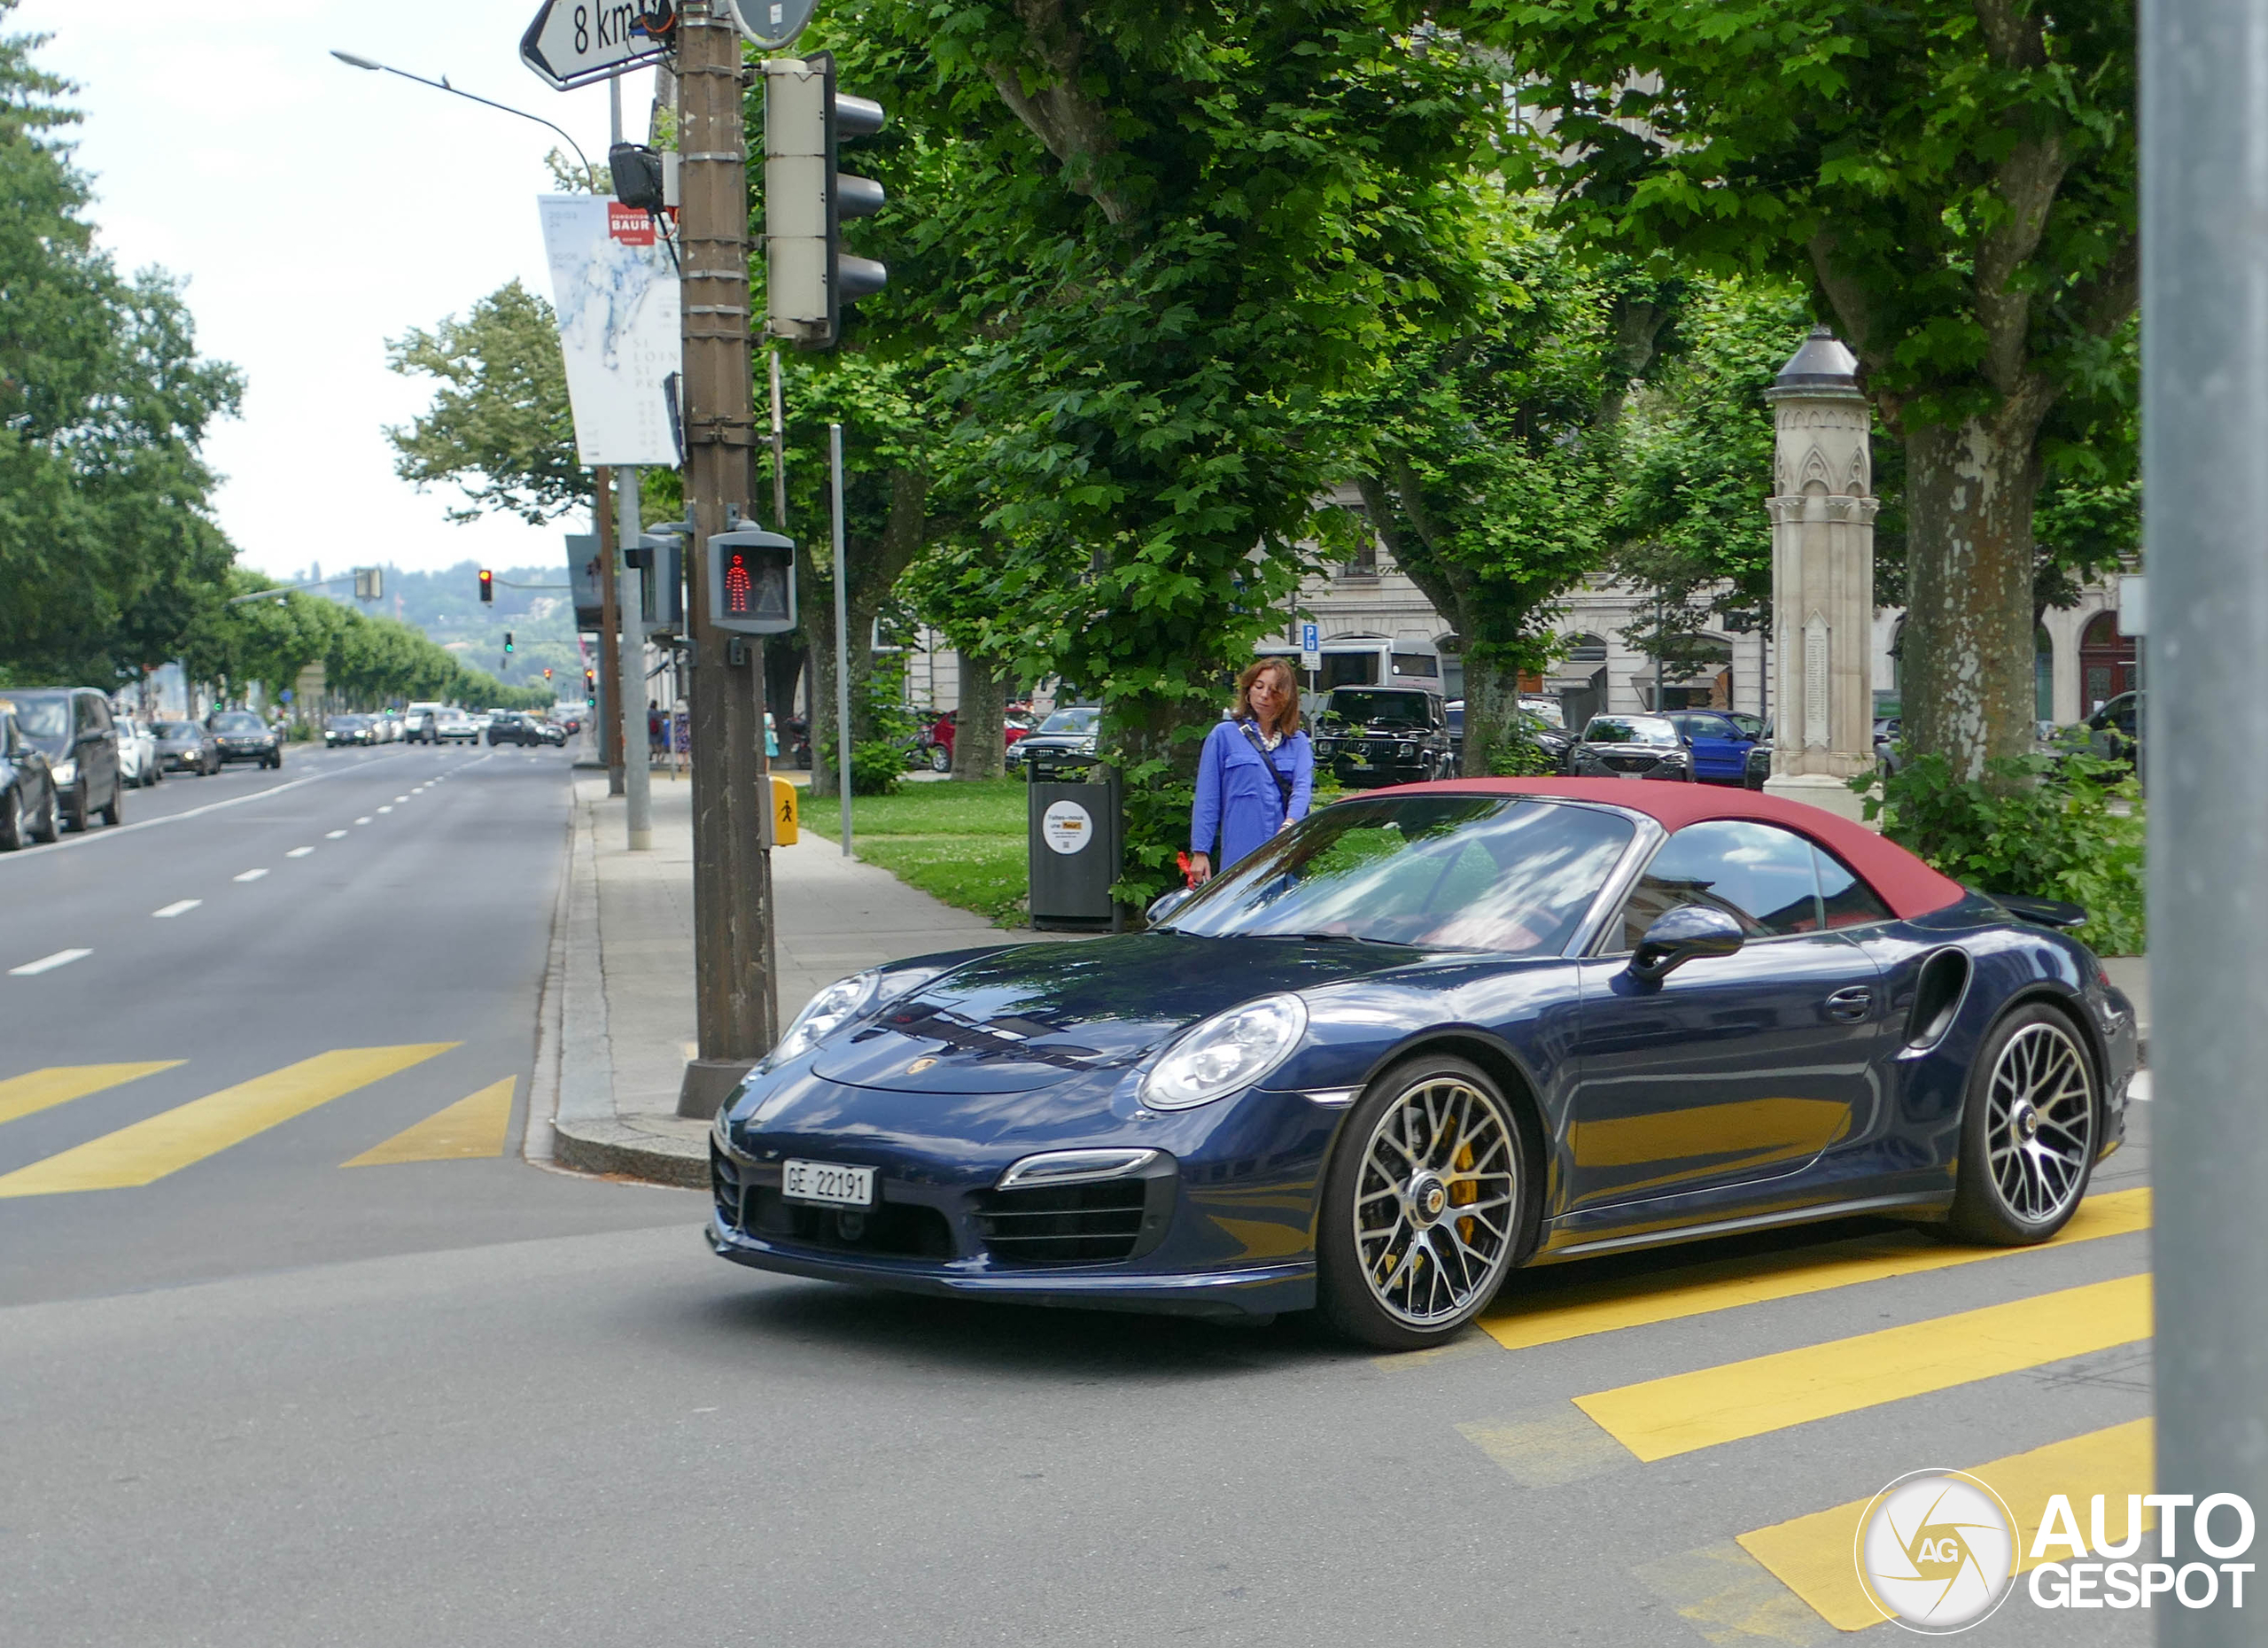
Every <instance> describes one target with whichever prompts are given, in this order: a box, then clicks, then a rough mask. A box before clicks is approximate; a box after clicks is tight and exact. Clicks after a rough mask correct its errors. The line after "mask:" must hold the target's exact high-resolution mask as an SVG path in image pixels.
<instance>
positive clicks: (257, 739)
mask: <svg viewBox="0 0 2268 1648" xmlns="http://www.w3.org/2000/svg"><path fill="white" fill-rule="evenodd" d="M205 725H206V727H210V728H212V730H213V741H214V742H215V743H217V744H219V745H220V746H221V766H228V764H229V762H231V761H257V762H259V763H260V766H283V734H282V733H281V732H280V731H278V730H277V729H276V728H275V727H270V726H269V725H268V723H267V722H265V721H263V720H261V719H260V717H258V716H257V715H254V714H253V713H252V711H250V710H215V711H213V713H212V714H210V715H208V716H206V718H205Z"/></svg>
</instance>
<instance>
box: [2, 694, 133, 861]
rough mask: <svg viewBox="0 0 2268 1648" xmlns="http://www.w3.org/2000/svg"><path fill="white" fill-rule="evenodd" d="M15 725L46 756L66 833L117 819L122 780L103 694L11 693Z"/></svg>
mask: <svg viewBox="0 0 2268 1648" xmlns="http://www.w3.org/2000/svg"><path fill="white" fill-rule="evenodd" d="M7 696H8V700H9V702H10V703H12V704H14V705H15V706H16V726H17V729H18V730H19V732H20V733H22V735H24V737H25V738H26V739H27V741H29V742H31V743H32V744H34V745H35V746H36V747H37V749H38V750H39V752H40V753H41V754H42V755H43V756H45V757H46V758H47V761H48V766H49V768H50V771H51V773H52V774H53V776H54V779H55V794H56V799H57V801H58V803H59V804H60V805H61V808H62V812H63V825H64V828H66V829H85V828H87V826H88V823H89V820H93V819H97V818H99V819H100V820H102V821H103V822H104V823H105V824H115V823H117V822H118V821H119V819H120V817H121V816H122V815H123V811H124V809H123V805H122V797H123V796H124V794H125V789H126V781H125V780H124V779H123V778H121V777H120V775H119V770H118V733H117V730H116V729H115V728H114V727H113V726H112V724H111V710H110V698H109V696H108V695H106V694H105V693H102V692H99V691H97V689H96V688H92V687H42V688H35V689H33V690H30V691H27V692H14V691H12V692H10V693H9V694H8V695H7Z"/></svg>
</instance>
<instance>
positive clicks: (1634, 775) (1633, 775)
mask: <svg viewBox="0 0 2268 1648" xmlns="http://www.w3.org/2000/svg"><path fill="white" fill-rule="evenodd" d="M1615 777H1617V778H1635V779H1636V780H1637V781H1639V782H1640V783H1642V784H1643V783H1644V782H1645V781H1646V775H1645V774H1644V773H1616V774H1615Z"/></svg>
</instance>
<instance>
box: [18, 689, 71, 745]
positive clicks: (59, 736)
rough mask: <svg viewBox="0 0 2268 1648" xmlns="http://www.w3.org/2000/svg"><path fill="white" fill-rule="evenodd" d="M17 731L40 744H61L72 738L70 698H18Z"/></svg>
mask: <svg viewBox="0 0 2268 1648" xmlns="http://www.w3.org/2000/svg"><path fill="white" fill-rule="evenodd" d="M13 703H14V706H15V711H16V730H17V731H19V732H20V733H22V734H23V735H24V736H25V737H27V738H28V739H30V740H31V741H32V742H34V743H38V744H59V743H62V742H65V741H66V739H68V738H69V737H70V736H71V701H70V700H69V699H68V698H18V699H15V700H14V701H13Z"/></svg>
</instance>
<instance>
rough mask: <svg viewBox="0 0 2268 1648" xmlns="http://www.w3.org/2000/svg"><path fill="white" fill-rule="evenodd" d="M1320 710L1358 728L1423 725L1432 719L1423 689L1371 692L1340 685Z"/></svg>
mask: <svg viewBox="0 0 2268 1648" xmlns="http://www.w3.org/2000/svg"><path fill="white" fill-rule="evenodd" d="M1323 712H1324V714H1325V715H1327V716H1331V717H1333V718H1334V719H1338V720H1341V721H1351V722H1353V723H1354V724H1355V726H1357V727H1423V726H1425V725H1426V723H1427V721H1428V720H1429V719H1431V718H1430V717H1428V716H1427V714H1426V713H1425V694H1424V693H1422V692H1372V691H1369V690H1366V689H1364V688H1359V687H1341V688H1338V689H1337V690H1335V691H1334V692H1332V695H1331V697H1330V700H1329V702H1327V703H1326V704H1324V706H1323Z"/></svg>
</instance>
